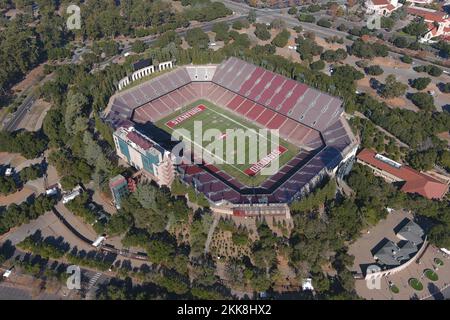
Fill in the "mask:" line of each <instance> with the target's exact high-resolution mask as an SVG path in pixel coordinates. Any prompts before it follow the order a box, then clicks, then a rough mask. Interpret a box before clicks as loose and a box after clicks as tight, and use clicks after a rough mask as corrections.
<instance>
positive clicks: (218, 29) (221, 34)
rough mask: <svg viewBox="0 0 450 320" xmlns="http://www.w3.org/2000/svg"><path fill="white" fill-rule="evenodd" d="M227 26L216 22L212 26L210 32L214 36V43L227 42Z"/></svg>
mask: <svg viewBox="0 0 450 320" xmlns="http://www.w3.org/2000/svg"><path fill="white" fill-rule="evenodd" d="M228 29H229V27H228V24H227V23H225V22H218V23H216V24H214V26H213V28H212V31H213V32H214V33H215V34H216V38H215V39H216V41H225V40H228Z"/></svg>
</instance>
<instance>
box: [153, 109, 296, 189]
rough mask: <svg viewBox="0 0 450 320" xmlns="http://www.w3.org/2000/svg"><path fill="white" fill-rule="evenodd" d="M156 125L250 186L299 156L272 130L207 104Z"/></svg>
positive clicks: (184, 110) (294, 149) (260, 181)
mask: <svg viewBox="0 0 450 320" xmlns="http://www.w3.org/2000/svg"><path fill="white" fill-rule="evenodd" d="M156 125H157V126H158V127H159V128H161V129H163V130H165V131H167V132H169V133H170V134H172V135H174V136H176V137H177V138H178V140H183V141H184V142H185V143H186V144H189V145H190V146H191V149H192V150H193V151H194V153H195V155H196V156H199V155H201V156H202V158H203V160H204V161H205V163H210V164H212V165H214V166H216V167H217V168H219V169H221V170H223V171H225V172H226V173H228V174H229V175H231V176H233V177H235V178H236V179H237V180H239V181H240V182H241V183H243V184H245V185H247V186H257V185H259V184H261V183H262V182H263V181H265V180H266V179H267V178H269V176H271V175H273V174H274V173H276V171H278V170H279V169H280V168H281V167H282V166H283V165H284V164H286V163H287V162H288V161H289V160H290V159H292V157H294V156H295V155H296V154H297V153H298V152H299V148H298V147H296V146H294V145H293V144H291V143H288V142H287V141H285V140H283V139H281V138H280V137H279V136H278V135H273V134H272V133H271V131H270V130H262V129H264V128H261V127H259V126H257V125H256V124H254V123H251V122H250V121H248V120H246V119H243V118H242V117H240V116H237V115H236V114H233V113H232V112H231V111H230V110H227V109H223V108H220V107H218V106H215V105H214V104H212V103H211V102H209V101H206V100H198V101H196V102H194V103H192V104H190V105H188V106H186V107H183V108H181V109H180V110H178V111H176V112H175V113H173V114H171V115H170V116H168V117H166V118H164V119H161V120H160V121H158V122H157V123H156ZM268 168H271V170H268Z"/></svg>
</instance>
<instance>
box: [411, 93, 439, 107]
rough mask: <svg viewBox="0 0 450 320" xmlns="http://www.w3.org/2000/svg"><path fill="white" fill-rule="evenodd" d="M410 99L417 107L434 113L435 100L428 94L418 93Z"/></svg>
mask: <svg viewBox="0 0 450 320" xmlns="http://www.w3.org/2000/svg"><path fill="white" fill-rule="evenodd" d="M410 99H411V101H412V103H414V104H415V105H416V106H417V107H419V108H420V109H422V110H425V111H434V110H435V109H436V108H435V106H434V99H433V97H432V96H431V95H429V94H428V93H426V92H416V93H413V94H411V96H410Z"/></svg>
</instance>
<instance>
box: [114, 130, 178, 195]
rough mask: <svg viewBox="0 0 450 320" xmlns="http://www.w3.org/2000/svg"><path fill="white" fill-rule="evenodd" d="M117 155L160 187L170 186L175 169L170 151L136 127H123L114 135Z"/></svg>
mask: <svg viewBox="0 0 450 320" xmlns="http://www.w3.org/2000/svg"><path fill="white" fill-rule="evenodd" d="M113 138H114V144H115V146H116V153H117V155H118V156H119V157H120V158H122V159H123V160H124V161H126V162H127V163H128V164H129V165H131V166H133V167H134V168H136V169H137V170H142V172H144V173H145V174H146V175H147V176H148V177H149V178H150V179H152V180H154V181H155V182H156V183H157V184H158V185H160V186H163V185H164V186H170V185H171V184H172V182H173V179H174V177H175V167H174V165H173V162H172V158H171V155H170V152H169V151H166V150H164V148H162V147H161V146H160V145H159V144H157V143H156V142H154V141H153V140H151V139H150V138H148V137H147V136H145V135H143V134H142V133H140V132H139V131H138V130H136V129H135V128H134V127H132V126H129V127H126V126H123V127H120V128H118V129H117V130H116V131H115V132H114V134H113Z"/></svg>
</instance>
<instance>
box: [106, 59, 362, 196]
mask: <svg viewBox="0 0 450 320" xmlns="http://www.w3.org/2000/svg"><path fill="white" fill-rule="evenodd" d="M199 99H204V100H207V101H210V102H212V103H214V104H215V105H217V106H219V107H221V108H224V109H226V110H228V111H231V112H233V113H234V114H236V115H240V116H241V117H242V118H243V119H246V120H248V121H251V122H252V123H255V124H257V125H258V126H260V127H263V128H268V129H278V130H279V134H280V136H281V138H283V139H285V140H286V141H288V142H290V143H292V144H294V145H296V146H298V147H299V148H300V150H301V151H300V152H299V153H298V154H297V155H296V156H295V157H293V158H292V159H291V160H290V161H289V162H288V163H287V164H285V165H284V166H283V167H281V168H280V170H279V171H278V172H277V173H276V174H274V175H273V176H271V177H268V178H267V180H266V181H264V182H263V183H262V184H260V185H259V186H251V187H250V186H247V185H243V184H242V183H240V182H239V181H237V180H236V179H234V178H233V177H230V176H229V175H228V174H226V173H225V172H223V171H222V170H219V169H218V168H217V167H214V166H212V165H207V164H205V165H179V166H178V168H177V171H178V173H179V176H180V177H181V179H182V180H183V181H184V182H185V183H188V184H190V185H193V186H194V187H195V188H196V189H197V191H199V192H202V193H204V194H205V195H206V196H207V198H208V199H209V200H210V201H211V202H213V203H214V204H216V205H219V204H230V205H236V204H239V205H248V204H261V205H263V204H264V205H265V204H273V205H275V204H285V203H289V202H290V201H292V200H293V199H295V198H298V197H300V196H302V195H304V194H307V193H308V192H309V191H310V190H311V189H312V188H313V187H314V186H315V185H316V184H317V183H318V182H319V181H321V180H322V178H323V177H324V176H327V175H334V174H335V173H336V171H337V169H338V168H339V166H340V165H341V164H343V163H344V162H347V161H348V160H350V159H353V158H354V156H355V153H356V150H357V140H356V139H355V137H354V135H353V134H352V132H351V130H350V128H349V126H348V124H347V122H346V120H345V119H344V117H343V112H344V109H343V106H342V101H341V100H340V99H338V98H336V97H332V96H330V95H328V94H326V93H323V92H320V91H318V90H316V89H313V88H311V87H309V86H307V85H305V84H303V83H300V82H297V81H294V80H291V79H288V78H286V77H283V76H281V75H278V74H276V73H274V72H271V71H268V70H265V69H263V68H261V67H257V66H255V65H253V64H251V63H248V62H245V61H243V60H240V59H237V58H234V57H232V58H229V59H228V60H226V61H224V62H223V63H221V64H220V65H206V66H194V65H189V66H182V67H178V68H176V69H175V70H173V71H171V72H168V73H164V74H162V75H161V76H159V77H156V78H153V79H151V80H149V81H147V82H145V83H143V84H141V85H138V86H135V87H133V88H131V89H129V90H126V91H124V92H120V93H118V94H116V95H114V96H113V97H112V98H111V101H110V105H109V107H108V109H109V113H108V115H107V119H108V121H109V123H111V125H112V126H113V127H114V128H115V129H117V128H119V127H120V126H121V125H123V123H130V120H131V121H132V122H133V123H134V124H136V126H139V125H145V124H149V123H151V124H152V123H155V122H157V121H158V120H161V119H163V118H166V117H168V116H169V115H171V114H172V113H174V112H176V111H178V110H179V109H180V108H182V107H184V106H187V105H189V104H192V103H193V102H195V101H197V100H199Z"/></svg>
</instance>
